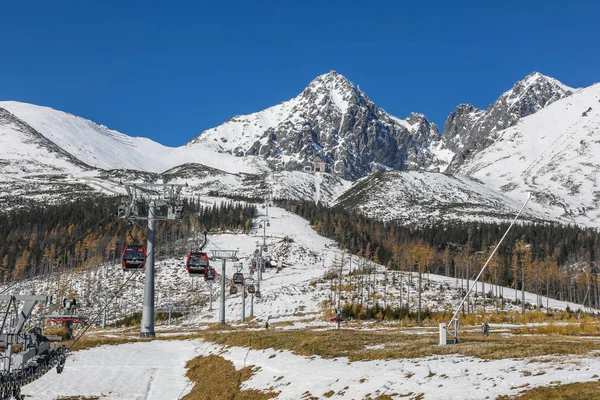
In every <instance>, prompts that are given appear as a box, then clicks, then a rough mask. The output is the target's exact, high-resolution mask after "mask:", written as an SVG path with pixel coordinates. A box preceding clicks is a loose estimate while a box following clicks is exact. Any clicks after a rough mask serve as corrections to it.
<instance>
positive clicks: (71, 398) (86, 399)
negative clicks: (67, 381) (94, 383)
mask: <svg viewBox="0 0 600 400" xmlns="http://www.w3.org/2000/svg"><path fill="white" fill-rule="evenodd" d="M56 400H100V397H98V396H91V397H85V396H68V397H58V398H57V399H56Z"/></svg>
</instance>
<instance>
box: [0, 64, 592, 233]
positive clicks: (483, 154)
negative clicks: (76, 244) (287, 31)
mask: <svg viewBox="0 0 600 400" xmlns="http://www.w3.org/2000/svg"><path fill="white" fill-rule="evenodd" d="M572 92H573V90H572V89H571V88H569V87H567V86H565V85H563V84H561V83H560V82H558V81H557V80H555V79H552V78H548V77H546V76H544V75H541V74H539V73H534V74H531V75H529V76H528V77H526V78H525V79H524V80H522V81H519V82H517V83H516V84H515V85H514V87H513V88H512V89H511V90H509V91H507V92H505V93H504V94H503V95H502V96H500V98H498V100H497V101H496V102H495V103H494V104H493V105H491V106H490V107H489V108H488V109H487V110H486V111H484V110H479V109H476V108H475V107H473V106H472V105H461V106H459V107H457V109H456V111H455V112H453V113H452V114H450V116H449V118H448V121H447V122H446V125H445V133H444V134H443V135H440V133H439V131H438V129H437V127H436V125H435V124H432V123H430V122H429V121H428V120H427V118H426V117H425V116H424V115H422V114H417V113H412V114H410V115H409V117H408V118H406V119H399V118H396V117H394V116H392V115H390V114H388V113H386V112H385V111H384V110H383V109H381V108H379V107H377V106H376V105H375V104H374V103H373V102H372V101H371V100H370V99H369V98H368V97H367V95H366V94H365V93H364V92H362V91H361V90H359V88H358V87H357V86H355V85H354V84H352V83H351V82H350V81H348V80H347V79H346V78H344V77H343V76H342V75H340V74H338V73H336V72H334V71H332V72H330V73H328V74H325V75H321V76H319V77H317V78H316V79H315V80H313V81H312V82H311V83H310V84H309V85H308V86H307V88H306V89H305V90H304V91H303V92H302V93H301V94H300V95H299V96H297V97H295V98H293V99H291V100H289V101H286V102H284V103H281V104H279V105H276V106H273V107H271V108H268V109H266V110H264V111H260V112H257V113H254V114H250V115H246V116H238V117H234V118H232V119H231V120H229V121H227V122H226V123H224V124H222V125H220V126H218V127H216V128H213V129H210V130H207V131H205V132H203V133H202V134H201V135H200V136H198V137H197V138H195V139H194V140H192V141H191V142H189V143H188V144H186V145H184V146H181V147H167V146H163V145H161V144H159V143H156V142H153V141H152V140H150V139H147V138H140V137H130V136H127V135H125V134H123V133H120V132H117V131H115V130H111V129H109V128H107V127H106V126H103V125H99V124H96V123H94V122H92V121H89V120H86V119H84V118H81V117H78V116H75V115H72V114H69V113H65V112H62V111H57V110H54V109H51V108H48V107H41V106H36V105H31V104H26V103H19V102H0V203H1V204H2V205H3V207H4V209H10V208H12V207H17V206H24V205H27V204H29V203H40V202H59V201H64V200H70V199H73V198H77V197H81V196H90V195H96V194H97V193H103V194H118V193H123V188H122V187H121V186H120V184H119V182H120V181H145V182H155V183H156V182H169V183H188V185H189V187H188V188H187V189H186V190H185V193H184V195H185V196H198V195H201V196H206V195H208V194H209V193H218V194H219V195H226V196H246V197H262V196H263V195H264V194H265V193H266V192H267V191H270V192H272V193H274V194H275V196H277V197H285V198H293V199H302V200H315V201H322V202H325V203H328V204H334V203H336V204H339V205H343V206H346V207H349V208H351V209H355V210H358V211H361V212H365V213H367V214H369V215H372V216H375V217H378V218H381V219H385V220H391V219H399V220H401V221H405V222H406V223H413V222H417V221H426V222H429V223H435V222H436V221H440V220H454V219H461V220H465V219H467V220H473V219H483V220H490V219H491V220H506V219H507V218H510V216H511V215H512V212H513V211H514V209H516V208H518V205H519V204H521V202H522V200H523V199H524V198H525V195H524V194H523V192H525V191H529V190H532V191H533V192H534V193H535V200H536V202H537V205H534V208H533V209H532V210H531V211H530V213H529V218H530V219H541V220H559V221H562V222H578V223H582V224H585V225H589V226H598V221H597V215H596V214H595V212H596V211H595V210H596V209H597V205H598V201H599V200H598V199H599V198H600V195H598V194H597V193H600V191H598V190H597V188H596V183H595V180H594V172H595V171H597V166H596V163H595V161H594V160H595V159H594V158H593V154H594V153H595V147H594V146H596V144H597V143H596V141H595V139H594V134H595V133H597V132H598V125H599V124H600V119H599V118H598V114H597V110H595V109H594V105H593V104H592V103H594V99H595V96H596V95H597V92H598V86H597V85H596V86H592V87H590V88H587V89H582V90H579V91H577V92H576V93H575V94H572ZM596 102H597V100H596ZM588 103H589V104H588ZM596 108H598V107H596ZM506 128H508V129H506ZM527 146H529V147H531V148H532V150H531V151H530V153H527V151H526V150H524V149H527V148H528V147H527ZM316 156H319V157H320V158H322V159H324V160H325V161H326V162H328V163H329V164H330V167H331V172H332V173H331V174H313V173H305V172H302V171H301V170H300V167H301V166H303V165H306V164H307V163H310V162H311V161H312V160H314V158H315V157H316ZM507 160H510V161H509V164H508V163H506V162H505V161H507ZM447 167H448V168H447ZM438 168H439V169H441V170H446V173H451V174H453V175H454V177H453V176H450V175H442V174H439V173H435V172H434V171H435V170H437V169H438ZM446 168H447V169H446ZM382 170H383V171H389V170H401V171H405V172H402V173H399V172H394V171H390V172H385V173H383V174H377V175H374V176H370V173H372V172H378V171H382ZM407 170H408V171H413V172H406V171H407ZM458 176H460V177H458ZM360 177H363V178H362V179H360V180H358V181H357V182H355V183H354V184H352V183H351V182H350V180H352V179H356V178H360ZM344 178H347V179H344ZM336 199H337V200H336Z"/></svg>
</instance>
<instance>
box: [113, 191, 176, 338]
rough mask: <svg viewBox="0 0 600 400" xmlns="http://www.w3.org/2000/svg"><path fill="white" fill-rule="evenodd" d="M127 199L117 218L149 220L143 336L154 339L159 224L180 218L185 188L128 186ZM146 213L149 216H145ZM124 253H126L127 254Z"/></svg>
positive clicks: (122, 201) (141, 333) (123, 201)
mask: <svg viewBox="0 0 600 400" xmlns="http://www.w3.org/2000/svg"><path fill="white" fill-rule="evenodd" d="M124 186H125V190H127V197H126V198H123V199H122V200H121V204H120V205H119V210H118V216H119V218H121V219H126V220H129V221H135V220H146V221H148V235H147V238H148V240H147V245H146V254H147V255H146V263H145V266H144V269H145V284H144V302H143V306H142V326H141V328H140V337H141V338H148V337H155V336H156V334H155V332H154V253H155V251H154V250H155V249H154V248H155V237H156V221H169V220H170V221H172V220H176V219H180V218H181V217H182V214H183V200H181V197H180V193H181V190H182V189H183V187H184V186H185V185H175V184H169V185H166V184H150V183H125V184H124ZM146 212H147V214H146ZM124 254H125V253H124ZM123 257H125V256H123Z"/></svg>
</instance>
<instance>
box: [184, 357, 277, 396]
mask: <svg viewBox="0 0 600 400" xmlns="http://www.w3.org/2000/svg"><path fill="white" fill-rule="evenodd" d="M186 368H188V372H187V374H186V376H187V377H188V378H189V379H190V380H191V381H192V382H194V383H195V385H194V388H193V389H192V391H191V392H190V393H189V394H188V395H187V396H185V397H184V398H183V400H267V399H272V398H273V397H276V396H277V393H273V392H261V391H259V390H254V389H252V390H241V384H242V383H243V382H244V381H247V380H248V379H250V377H251V376H252V373H253V371H254V369H253V367H252V366H248V367H245V368H242V369H241V370H239V371H238V370H236V369H235V367H234V366H233V363H232V362H231V361H227V360H225V359H224V358H222V357H219V356H216V355H209V356H205V357H202V356H201V357H196V358H194V359H193V360H191V361H189V362H188V363H187V365H186Z"/></svg>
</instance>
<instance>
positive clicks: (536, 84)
mask: <svg viewBox="0 0 600 400" xmlns="http://www.w3.org/2000/svg"><path fill="white" fill-rule="evenodd" d="M573 92H574V89H572V88H570V87H568V86H566V85H564V84H563V83H561V82H559V81H558V80H556V79H554V78H550V77H548V76H545V75H543V74H541V73H539V72H534V73H532V74H529V75H528V76H526V77H525V78H523V79H522V80H520V81H517V82H516V83H515V84H514V85H513V87H512V88H511V89H510V90H508V91H506V92H504V93H503V94H502V95H501V96H500V97H498V99H497V100H496V101H495V102H494V103H493V104H491V105H490V106H489V107H488V108H487V109H486V110H480V109H478V108H476V107H474V106H473V105H471V104H461V105H459V106H458V107H457V108H456V109H455V111H454V112H452V113H450V115H449V116H448V119H447V120H446V123H445V125H444V134H443V138H442V141H440V143H438V144H437V146H436V147H435V148H434V153H436V154H438V155H442V154H443V155H444V156H445V159H444V157H443V156H439V157H438V158H440V159H441V164H444V163H446V162H447V163H448V164H447V166H444V167H446V168H447V171H448V172H453V171H456V170H457V169H458V168H459V167H460V165H462V164H463V163H464V162H465V160H468V159H469V158H470V157H472V156H473V154H475V153H477V152H479V151H481V150H483V149H485V148H486V147H488V146H489V145H491V144H492V143H493V142H494V140H495V139H496V138H497V137H498V133H499V132H501V131H502V130H504V129H506V128H509V127H511V126H513V125H515V124H516V123H517V122H518V121H519V120H520V119H521V118H523V117H526V116H528V115H532V114H535V113H536V112H538V111H540V110H541V109H543V108H545V107H547V106H548V105H550V104H552V103H554V102H555V101H557V100H560V99H562V98H564V97H567V96H570V95H571V94H573Z"/></svg>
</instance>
